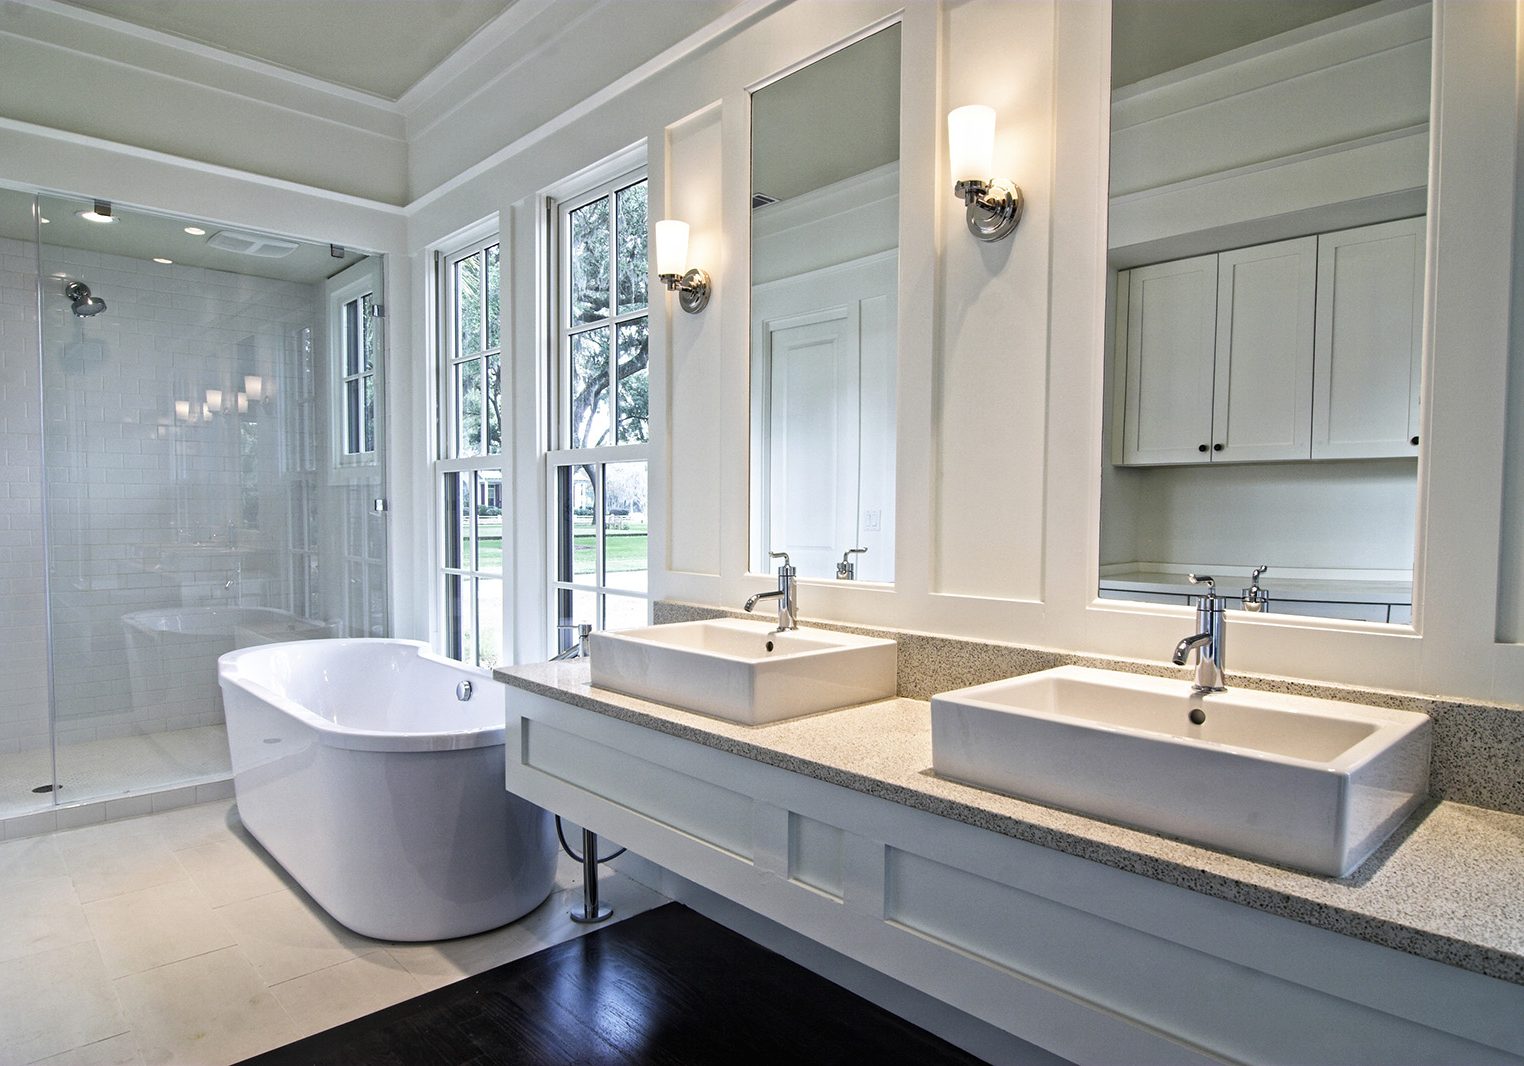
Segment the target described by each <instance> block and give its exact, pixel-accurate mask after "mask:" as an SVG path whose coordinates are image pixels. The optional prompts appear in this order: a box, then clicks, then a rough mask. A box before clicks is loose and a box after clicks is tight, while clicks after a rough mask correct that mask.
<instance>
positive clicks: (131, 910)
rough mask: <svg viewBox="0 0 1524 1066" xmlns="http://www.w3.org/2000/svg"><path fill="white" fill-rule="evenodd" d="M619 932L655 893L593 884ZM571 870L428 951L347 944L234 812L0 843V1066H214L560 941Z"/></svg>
mask: <svg viewBox="0 0 1524 1066" xmlns="http://www.w3.org/2000/svg"><path fill="white" fill-rule="evenodd" d="M600 891H601V895H602V897H603V899H604V900H605V901H606V902H609V903H612V904H613V906H614V908H615V919H616V920H617V919H618V918H621V917H628V916H630V915H632V914H638V913H639V912H641V911H643V910H646V909H648V908H650V907H652V906H655V905H657V904H659V903H661V902H663V899H662V897H661V896H660V895H658V894H657V893H655V892H653V891H651V890H650V889H647V888H645V887H644V886H642V885H640V884H637V883H636V882H634V881H632V880H630V879H629V878H627V877H624V876H622V875H620V874H617V873H613V872H610V871H608V870H605V871H604V875H603V878H602V879H601V881H600ZM580 898H581V868H580V867H579V866H577V865H576V864H575V863H572V862H571V861H570V860H568V859H566V858H565V857H564V856H563V858H562V861H561V865H560V867H559V869H558V871H557V877H556V888H555V890H554V891H553V892H552V893H551V897H550V898H549V899H548V900H546V901H545V903H544V904H542V905H541V906H540V907H539V908H538V909H537V910H535V911H533V912H531V913H530V914H528V915H526V916H525V917H524V918H522V919H520V920H519V921H517V922H515V923H513V924H512V925H508V926H505V927H504V928H502V929H497V930H493V931H492V932H488V933H483V934H481V935H479V936H474V937H466V938H463V939H461V940H451V941H444V942H439V943H432V944H395V943H388V942H383V941H378V940H370V939H368V938H366V937H362V936H359V935H358V934H355V933H352V932H350V931H349V930H347V929H344V928H343V927H342V926H340V925H338V924H337V923H336V922H334V921H333V920H332V919H331V918H329V917H328V916H327V915H326V914H324V913H323V912H322V910H320V909H319V908H318V907H317V905H316V904H315V903H313V902H312V900H311V899H309V898H308V897H307V895H306V894H305V893H304V892H302V890H301V889H300V888H298V887H296V885H295V884H294V883H293V882H291V880H290V879H289V878H288V877H287V876H286V875H285V873H284V871H282V870H281V869H280V867H279V866H277V865H276V864H275V863H274V861H273V860H271V859H270V857H269V856H268V855H267V854H266V853H265V851H264V849H262V848H261V847H260V846H259V845H258V844H257V843H255V842H254V841H253V839H252V838H250V837H249V836H248V834H247V833H246V832H245V831H244V830H243V828H242V826H241V825H240V824H239V823H238V815H237V810H236V808H235V807H234V805H233V804H232V803H231V802H227V801H223V802H219V803H206V804H200V805H198V806H194V807H182V808H180V809H178V810H173V811H165V812H163V813H160V814H153V815H149V816H146V817H142V818H131V819H126V820H123V821H116V822H107V823H105V824H102V825H92V826H88V827H86V828H82V829H71V830H66V831H61V832H57V833H52V834H49V835H45V836H38V837H31V838H28V839H23V840H14V841H6V842H3V843H0V1066H12V1064H16V1066H20V1064H23V1063H33V1062H47V1063H70V1064H76V1066H87V1064H88V1066H104V1064H145V1066H146V1064H158V1063H188V1064H194V1066H219V1064H222V1063H231V1062H236V1061H238V1060H240V1059H242V1058H245V1057H247V1056H249V1055H253V1054H256V1053H258V1052H260V1051H264V1050H267V1049H269V1048H272V1047H278V1046H280V1045H281V1044H285V1043H288V1042H290V1041H292V1040H296V1039H298V1038H300V1037H303V1036H307V1035H309V1034H311V1033H315V1032H319V1031H321V1030H323V1029H328V1028H331V1027H332V1026H335V1025H338V1024H340V1023H341V1022H345V1021H348V1020H350V1019H352V1018H357V1017H359V1016H360V1015H363V1014H368V1013H370V1012H371V1011H375V1010H380V1009H381V1008H382V1007H385V1006H389V1005H390V1004H393V1003H396V1002H399V1001H401V1000H404V999H407V998H409V997H411V996H415V995H418V994H419V993H421V992H424V991H426V990H428V989H431V988H437V987H438V986H440V985H443V984H448V983H449V982H451V981H457V980H459V979H460V978H462V977H465V976H468V975H470V974H474V973H480V972H481V971H483V970H486V969H490V968H491V967H493V966H497V965H500V964H501V963H504V962H508V961H510V960H512V959H516V958H520V957H522V956H524V955H528V954H530V953H532V952H535V951H538V950H540V949H541V948H544V947H549V946H550V945H552V944H558V943H560V942H562V941H565V940H570V939H572V938H573V937H575V936H578V935H580V934H582V933H584V932H586V931H587V930H588V929H589V927H588V926H582V925H577V924H575V923H573V922H572V921H571V920H570V918H568V917H567V912H568V910H569V909H570V908H571V906H572V905H573V904H574V903H577V902H579V901H580Z"/></svg>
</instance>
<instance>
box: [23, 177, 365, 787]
mask: <svg viewBox="0 0 1524 1066" xmlns="http://www.w3.org/2000/svg"><path fill="white" fill-rule="evenodd" d="M42 204H43V214H44V215H46V216H48V217H49V218H50V223H49V225H47V226H46V227H44V240H43V244H42V249H41V262H42V270H43V282H44V284H43V298H42V312H41V313H42V329H41V344H42V360H41V361H42V371H41V374H42V382H43V394H44V401H43V437H44V442H45V444H46V453H47V460H46V482H45V490H44V495H45V498H46V503H47V513H48V518H47V543H48V551H49V557H50V578H51V594H50V607H51V614H52V619H51V626H50V636H51V646H52V650H53V661H54V668H53V693H54V698H53V706H54V720H55V727H56V729H55V735H56V743H57V753H58V754H57V762H58V783H59V785H60V786H61V790H60V792H59V793H58V802H59V803H69V802H74V801H78V800H82V799H93V798H100V797H106V796H112V795H121V794H124V793H132V792H139V791H144V790H152V789H160V788H164V787H168V786H173V785H184V784H200V783H208V782H213V781H219V780H223V779H225V778H226V777H227V776H228V773H229V759H228V749H227V736H226V729H225V726H224V724H223V723H224V719H223V708H222V697H221V692H220V690H219V688H218V685H217V675H216V664H217V658H218V657H219V656H220V655H222V654H223V653H225V652H227V651H230V650H233V649H234V648H240V647H247V646H250V645H253V644H262V643H271V642H276V641H285V640H308V639H321V638H325V637H334V636H361V635H385V634H386V632H387V631H388V621H387V616H386V577H385V559H386V551H385V544H386V527H385V515H384V513H381V512H378V511H376V510H375V509H374V500H375V499H378V498H381V497H382V496H383V495H384V493H383V491H382V485H383V483H384V461H383V459H384V449H383V448H382V445H381V439H382V438H381V436H380V434H379V432H374V435H373V437H372V438H371V445H372V446H371V448H370V450H369V452H368V454H367V455H366V456H365V457H364V461H363V462H359V463H356V462H348V461H346V457H345V454H344V452H343V441H342V439H341V434H340V433H338V432H337V431H336V428H335V427H336V426H339V425H341V424H342V423H343V420H344V418H345V411H346V408H345V406H344V404H345V395H346V392H345V390H346V386H347V382H348V379H347V378H346V376H345V374H344V372H343V370H344V364H343V360H342V358H341V355H342V353H340V352H339V351H337V350H336V348H335V345H336V344H337V343H342V339H343V337H344V336H345V334H344V332H343V324H342V323H339V324H336V323H335V322H334V321H333V317H332V316H333V309H332V308H331V307H330V301H329V300H328V295H329V293H330V291H331V290H332V288H333V282H332V281H331V280H330V279H332V278H333V277H334V276H335V275H340V276H342V275H343V274H346V273H348V272H349V271H353V270H356V269H360V268H364V269H365V270H366V271H368V273H369V274H370V275H371V276H373V277H374V278H375V281H376V287H375V291H376V292H378V293H379V291H380V289H379V274H380V265H379V260H371V259H366V258H364V257H363V256H360V255H358V254H355V253H350V254H348V255H347V256H346V257H345V258H343V259H342V260H341V259H338V258H334V257H333V256H331V255H330V249H329V246H327V245H313V244H307V243H304V242H299V241H288V240H284V239H280V238H273V237H268V236H265V235H260V234H248V233H236V234H234V233H231V232H230V231H225V230H219V229H218V228H217V227H215V226H213V225H211V224H207V223H196V222H195V221H194V220H189V219H179V218H170V217H167V216H159V215H154V214H149V213H145V212H137V211H124V210H122V209H120V208H116V209H111V210H109V213H108V214H105V215H104V216H102V213H101V212H100V210H99V207H98V206H97V205H96V204H93V203H89V202H75V201H70V200H68V199H65V198H58V197H43V198H42ZM105 206H108V207H109V205H105ZM103 217H104V218H109V219H110V221H103V220H102V218H103ZM355 264H358V266H356V265H355ZM378 326H379V321H378V320H374V319H366V320H363V321H362V322H361V328H362V331H363V330H364V329H367V328H368V330H369V333H370V337H371V340H370V348H369V350H368V358H369V359H370V362H371V369H370V371H369V376H368V381H367V385H368V387H369V388H370V397H371V402H372V404H373V405H374V408H375V409H379V403H380V392H379V390H380V388H381V382H382V372H381V369H382V362H383V360H382V353H381V350H380V337H381V332H382V331H381V330H380V329H379V328H377V327H378ZM336 338H338V339H337V340H336ZM362 339H363V337H362ZM362 391H363V390H362ZM374 429H375V427H373V430H374Z"/></svg>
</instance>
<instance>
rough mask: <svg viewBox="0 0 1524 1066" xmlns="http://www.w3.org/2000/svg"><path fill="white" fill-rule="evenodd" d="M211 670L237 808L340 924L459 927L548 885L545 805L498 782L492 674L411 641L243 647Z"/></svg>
mask: <svg viewBox="0 0 1524 1066" xmlns="http://www.w3.org/2000/svg"><path fill="white" fill-rule="evenodd" d="M218 679H219V681H220V683H221V685H222V693H223V702H224V704H225V706H226V708H227V726H228V745H229V747H230V748H231V750H232V756H233V785H234V789H235V791H236V793H237V797H238V814H239V817H240V818H241V819H242V820H243V823H244V825H246V826H247V827H248V829H249V831H250V832H251V833H253V834H254V836H255V837H256V838H257V839H258V840H259V842H260V843H261V844H263V845H264V846H265V848H266V849H267V850H268V851H269V852H270V854H271V855H273V856H274V857H275V858H276V860H277V861H279V862H280V864H281V865H282V866H284V867H285V868H286V870H287V872H288V873H290V874H291V876H292V877H294V878H295V879H296V880H297V882H299V883H300V884H301V886H302V887H303V888H304V889H306V890H307V892H308V893H309V894H310V895H311V896H312V898H313V899H315V900H317V902H318V903H319V904H320V905H321V906H322V907H323V909H324V910H326V911H327V912H328V913H329V914H331V915H333V916H334V918H336V919H338V921H340V922H341V923H343V924H344V925H346V926H348V927H349V928H350V929H353V930H354V931H355V932H357V933H363V934H364V935H366V936H371V937H376V938H378V939H382V940H442V939H446V938H448V937H456V936H465V935H467V934H470V933H477V932H481V931H482V930H484V929H492V928H494V927H496V926H499V925H503V924H504V923H506V922H511V921H513V920H514V919H515V918H518V917H520V916H521V915H523V914H525V913H527V912H528V911H530V910H533V909H534V908H535V907H536V906H538V905H539V904H540V903H541V902H542V901H543V900H544V899H545V897H546V896H547V895H549V894H550V889H551V884H552V881H553V880H554V877H555V862H556V858H555V834H554V831H553V830H552V828H551V816H550V814H549V813H547V812H545V811H543V810H541V809H540V808H538V807H536V806H534V805H532V804H530V803H528V802H527V801H525V800H523V799H520V798H519V797H517V796H514V795H510V794H509V793H508V792H507V791H505V790H504V788H503V715H504V703H505V701H504V693H503V686H502V684H501V683H499V682H497V681H494V680H492V678H491V677H490V676H488V675H486V674H484V673H481V672H479V671H474V670H468V669H466V668H464V667H462V666H461V665H460V664H459V663H453V662H450V661H448V660H445V659H440V658H438V657H436V656H434V655H432V654H430V653H429V652H428V651H427V650H426V649H425V647H424V645H422V644H420V643H418V642H416V641H410V640H324V641H299V642H296V643H291V644H271V645H267V646H264V647H258V648H246V649H244V650H242V651H234V652H229V653H228V654H226V655H224V656H223V657H222V659H221V660H220V662H219V664H218ZM461 681H469V682H470V683H471V686H472V689H473V692H472V694H471V698H470V699H469V700H467V701H461V700H460V699H458V698H457V695H456V686H457V685H458V684H459V683H460V682H461Z"/></svg>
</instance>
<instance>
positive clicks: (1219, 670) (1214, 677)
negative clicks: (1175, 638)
mask: <svg viewBox="0 0 1524 1066" xmlns="http://www.w3.org/2000/svg"><path fill="white" fill-rule="evenodd" d="M1186 576H1187V577H1189V578H1190V579H1191V584H1192V585H1205V586H1206V587H1207V590H1206V594H1205V595H1204V596H1202V597H1201V598H1200V599H1199V600H1197V601H1196V632H1195V633H1193V634H1192V635H1191V636H1188V637H1186V638H1185V639H1184V640H1182V641H1181V642H1180V643H1179V644H1176V645H1175V665H1176V666H1184V665H1185V659H1186V656H1188V655H1189V654H1190V653H1191V649H1192V648H1194V649H1196V679H1195V681H1194V682H1193V683H1192V685H1191V689H1192V690H1193V691H1195V692H1221V691H1222V690H1223V689H1225V688H1227V687H1228V686H1227V685H1226V684H1225V683H1224V680H1223V674H1224V671H1225V670H1226V664H1227V657H1226V654H1225V652H1224V649H1223V639H1224V637H1225V636H1226V635H1227V615H1226V614H1225V613H1224V610H1225V608H1224V607H1223V602H1222V600H1221V599H1220V598H1218V595H1217V582H1216V581H1214V580H1212V579H1211V578H1210V577H1207V576H1205V575H1202V576H1201V577H1197V576H1196V575H1195V574H1187V575H1186Z"/></svg>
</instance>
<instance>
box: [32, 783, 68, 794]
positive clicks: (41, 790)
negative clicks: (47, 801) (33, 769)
mask: <svg viewBox="0 0 1524 1066" xmlns="http://www.w3.org/2000/svg"><path fill="white" fill-rule="evenodd" d="M62 788H63V786H62V785H59V784H52V785H38V786H37V787H36V788H34V789H32V791H33V792H36V793H38V794H39V795H41V794H45V793H48V792H57V791H59V790H60V789H62Z"/></svg>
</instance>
